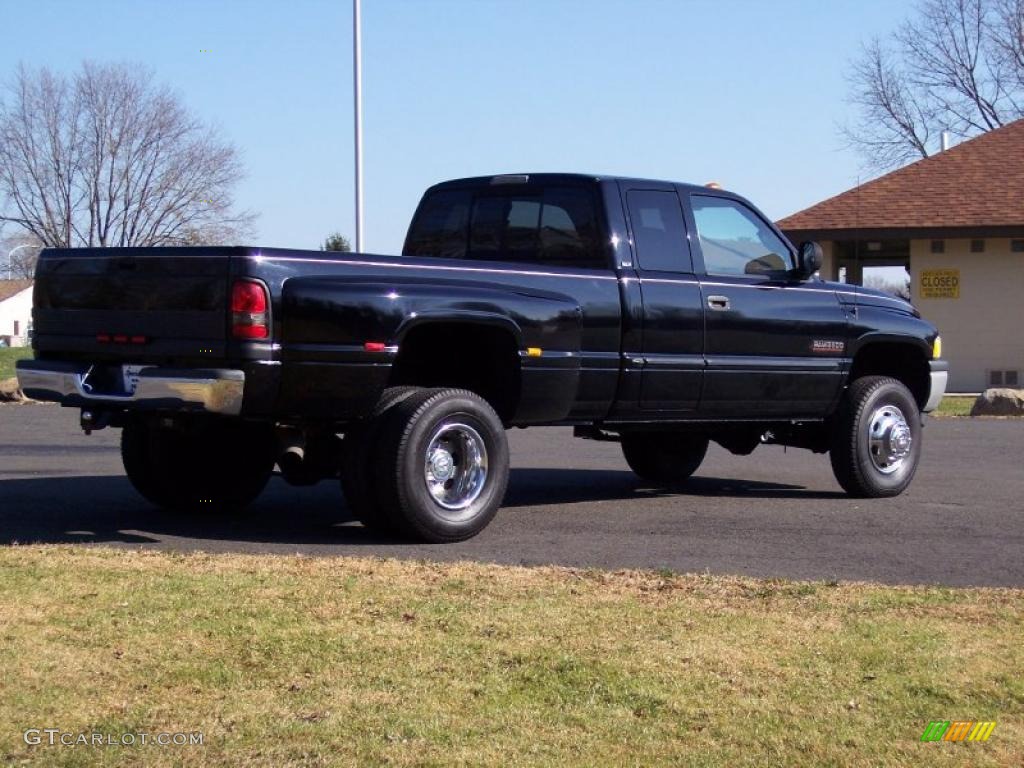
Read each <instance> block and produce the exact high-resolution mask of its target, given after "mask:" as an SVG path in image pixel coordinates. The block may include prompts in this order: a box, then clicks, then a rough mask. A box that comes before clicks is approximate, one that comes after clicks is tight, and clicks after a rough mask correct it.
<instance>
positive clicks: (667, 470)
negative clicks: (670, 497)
mask: <svg viewBox="0 0 1024 768" xmlns="http://www.w3.org/2000/svg"><path fill="white" fill-rule="evenodd" d="M707 452H708V438H706V437H701V436H698V435H683V434H677V433H673V432H633V433H628V434H625V435H623V436H622V455H623V456H625V458H626V463H627V464H629V468H630V469H632V470H633V472H635V473H636V474H637V476H638V477H640V478H641V479H643V480H646V481H647V482H649V483H655V484H657V485H678V484H680V483H684V482H686V481H687V480H689V479H690V476H691V475H693V473H694V472H696V471H697V468H698V467H700V465H701V462H703V461H704V456H705V455H707Z"/></svg>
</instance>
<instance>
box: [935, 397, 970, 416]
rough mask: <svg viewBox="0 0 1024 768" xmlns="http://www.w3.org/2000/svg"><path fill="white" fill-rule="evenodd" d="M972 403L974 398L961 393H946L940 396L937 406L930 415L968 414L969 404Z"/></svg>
mask: <svg viewBox="0 0 1024 768" xmlns="http://www.w3.org/2000/svg"><path fill="white" fill-rule="evenodd" d="M972 405H974V398H973V397H970V396H966V397H965V396H962V395H947V396H946V397H944V398H942V402H940V403H939V407H938V408H936V409H935V411H934V412H933V413H932V416H938V417H940V418H941V417H946V416H952V417H956V416H970V415H971V406H972Z"/></svg>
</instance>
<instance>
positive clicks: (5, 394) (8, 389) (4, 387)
mask: <svg viewBox="0 0 1024 768" xmlns="http://www.w3.org/2000/svg"><path fill="white" fill-rule="evenodd" d="M24 399H25V396H24V395H23V394H22V393H21V389H19V388H18V380H17V379H4V380H2V381H0V403H20V402H21V401H22V400H24Z"/></svg>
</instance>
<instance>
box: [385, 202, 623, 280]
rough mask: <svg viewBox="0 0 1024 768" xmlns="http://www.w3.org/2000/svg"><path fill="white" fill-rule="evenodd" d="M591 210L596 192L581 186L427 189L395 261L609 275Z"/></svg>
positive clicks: (600, 228)
mask: <svg viewBox="0 0 1024 768" xmlns="http://www.w3.org/2000/svg"><path fill="white" fill-rule="evenodd" d="M598 210H599V209H598V202H597V190H596V187H590V186H586V185H582V184H580V185H573V184H558V183H556V184H551V185H540V184H529V185H507V186H505V185H495V186H478V187H460V188H453V189H443V188H442V189H437V190H432V191H430V192H428V193H427V194H426V196H425V197H424V199H423V201H422V202H421V203H420V207H419V209H418V210H417V212H416V215H415V217H414V218H413V222H412V225H411V226H410V228H409V235H408V237H407V238H406V241H405V247H404V248H403V250H402V255H404V256H427V257H435V258H448V259H468V260H473V261H510V262H517V263H521V264H531V265H542V266H550V267H571V268H577V269H608V268H609V265H610V259H609V254H608V252H607V247H606V244H605V243H604V242H603V238H602V237H601V232H602V231H603V226H602V223H601V219H600V218H599V214H598Z"/></svg>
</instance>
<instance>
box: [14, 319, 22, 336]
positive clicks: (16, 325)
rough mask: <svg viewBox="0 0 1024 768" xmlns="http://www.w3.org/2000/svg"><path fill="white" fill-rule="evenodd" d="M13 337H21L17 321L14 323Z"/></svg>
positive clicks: (19, 322) (19, 325)
mask: <svg viewBox="0 0 1024 768" xmlns="http://www.w3.org/2000/svg"><path fill="white" fill-rule="evenodd" d="M14 335H15V336H21V321H19V320H15V321H14Z"/></svg>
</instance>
